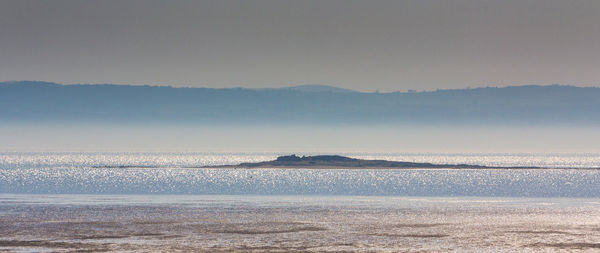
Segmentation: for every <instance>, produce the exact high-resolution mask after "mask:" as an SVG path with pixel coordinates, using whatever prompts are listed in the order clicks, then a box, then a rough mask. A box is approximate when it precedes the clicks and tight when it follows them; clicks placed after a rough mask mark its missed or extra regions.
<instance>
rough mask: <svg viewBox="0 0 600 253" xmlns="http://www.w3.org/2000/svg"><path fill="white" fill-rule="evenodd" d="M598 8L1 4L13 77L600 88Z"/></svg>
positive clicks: (6, 64)
mask: <svg viewBox="0 0 600 253" xmlns="http://www.w3.org/2000/svg"><path fill="white" fill-rule="evenodd" d="M598 13H600V1H597V0H570V1H564V0H503V1H491V0H472V1H471V0H451V1H449V0H418V1H417V0H414V1H404V0H393V1H381V0H370V1H353V0H314V1H313V0H302V1H286V0H277V1H270V0H265V1H263V0H218V1H217V0H215V1H162V0H161V1H152V0H139V1H136V0H134V1H132V0H104V1H79V0H53V1H45V0H14V1H9V0H0V81H10V80H40V81H52V82H59V83H118V84H151V85H172V86H186V87H215V88H222V87H248V88H258V87H285V86H292V85H300V84H326V85H333V86H338V87H343V88H350V89H355V90H360V91H375V90H379V91H406V90H409V89H413V90H434V89H449V88H466V87H481V86H507V85H524V84H571V85H578V86H599V85H600V71H598V69H600V25H599V24H600V15H598Z"/></svg>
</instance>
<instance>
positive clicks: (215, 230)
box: [0, 194, 600, 252]
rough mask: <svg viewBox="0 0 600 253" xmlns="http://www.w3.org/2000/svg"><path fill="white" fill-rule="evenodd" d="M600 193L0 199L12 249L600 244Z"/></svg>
mask: <svg viewBox="0 0 600 253" xmlns="http://www.w3.org/2000/svg"><path fill="white" fill-rule="evenodd" d="M598 213H600V199H570V198H568V199H565V198H543V199H529V198H480V197H457V198H435V197H364V196H362V197H361V196H240V195H237V196H232V195H143V196H139V195H24V194H16V195H14V194H2V195H0V219H1V221H2V229H0V231H1V232H0V249H2V250H9V251H46V250H47V251H53V252H54V251H57V252H68V251H73V250H91V251H136V252H137V251H175V250H182V251H205V252H228V251H256V252H281V251H285V252H289V251H292V252H328V251H329V252H340V251H349V252H353V251H357V252H361V251H362V252H365V251H371V252H372V251H379V252H397V251H420V252H423V251H425V252H427V251H461V252H463V251H467V252H497V251H523V252H539V251H554V250H594V249H595V250H598V249H600V244H599V243H598V242H599V241H600V229H599V228H600V217H598Z"/></svg>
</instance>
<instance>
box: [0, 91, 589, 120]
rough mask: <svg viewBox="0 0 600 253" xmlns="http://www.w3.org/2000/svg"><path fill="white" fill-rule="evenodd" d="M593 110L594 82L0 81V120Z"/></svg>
mask: <svg viewBox="0 0 600 253" xmlns="http://www.w3.org/2000/svg"><path fill="white" fill-rule="evenodd" d="M307 90H308V91H310V92H307ZM599 108H600V88H591V87H586V88H582V87H573V86H560V85H551V86H535V85H530V86H512V87H505V88H476V89H458V90H438V91H430V92H408V93H405V92H392V93H364V92H355V91H351V90H348V91H346V90H345V89H340V90H337V89H334V88H329V87H327V86H325V87H320V86H318V87H315V86H304V87H295V88H294V87H292V88H281V89H244V88H232V89H213V88H173V87H168V86H130V85H112V84H96V85H60V84H56V83H49V82H31V81H24V82H4V83H0V120H1V121H4V122H32V121H33V122H53V121H58V122H108V123H110V122H117V123H118V122H134V123H135V122H139V123H151V122H160V123H169V122H175V123H185V122H187V123H204V124H219V123H225V124H232V123H254V124H378V123H381V124H386V123H403V124H432V123H433V124H544V125H547V124H582V123H584V124H597V123H600V109H599Z"/></svg>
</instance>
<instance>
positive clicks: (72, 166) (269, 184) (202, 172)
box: [0, 153, 600, 197]
mask: <svg viewBox="0 0 600 253" xmlns="http://www.w3.org/2000/svg"><path fill="white" fill-rule="evenodd" d="M349 155H350V156H353V157H358V158H365V159H387V160H396V161H416V162H433V163H447V164H458V163H467V164H481V165H490V166H546V167H551V168H561V169H485V170H473V169H464V170H456V169H371V170H361V169H301V168H298V169H269V168H262V169H240V168H233V169H209V168H198V167H201V166H206V165H222V164H237V163H241V162H247V161H264V160H270V159H274V158H276V155H275V154H174V153H168V154H160V153H158V154H157V153H150V154H145V153H123V154H121V153H115V154H110V153H108V154H107V153H64V154H61V153H59V154H57V153H51V154H45V153H4V154H1V155H0V193H37V194H47V193H53V194H72V193H74V194H250V195H365V196H495V197H600V169H597V167H598V166H599V165H600V156H598V155H591V154H583V155H556V154H555V155H535V154H513V155H510V154H484V155H481V154H479V155H475V154H454V155H452V154H450V155H448V154H428V155H427V154H397V155H389V154H388V155H385V154H381V155H373V154H354V155H353V154H349ZM581 168H587V169H581ZM590 168H591V169H590Z"/></svg>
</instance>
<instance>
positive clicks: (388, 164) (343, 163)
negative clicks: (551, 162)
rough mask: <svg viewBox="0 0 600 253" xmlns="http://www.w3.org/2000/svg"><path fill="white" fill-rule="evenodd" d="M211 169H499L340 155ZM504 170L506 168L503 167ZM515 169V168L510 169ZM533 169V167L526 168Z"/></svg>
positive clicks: (297, 158) (278, 160) (291, 156)
mask: <svg viewBox="0 0 600 253" xmlns="http://www.w3.org/2000/svg"><path fill="white" fill-rule="evenodd" d="M210 167H211V168H374V169H379V168H380V169H385V168H400V169H401V168H407V169H409V168H453V169H491V168H499V167H487V166H482V165H469V164H433V163H415V162H400V161H387V160H366V159H357V158H351V157H346V156H340V155H316V156H301V157H300V156H297V155H288V156H280V157H277V159H275V160H272V161H264V162H255V163H240V164H238V165H221V166H210ZM503 168H506V167H503ZM511 168H515V167H511ZM519 168H524V167H519ZM527 168H533V167H527Z"/></svg>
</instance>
